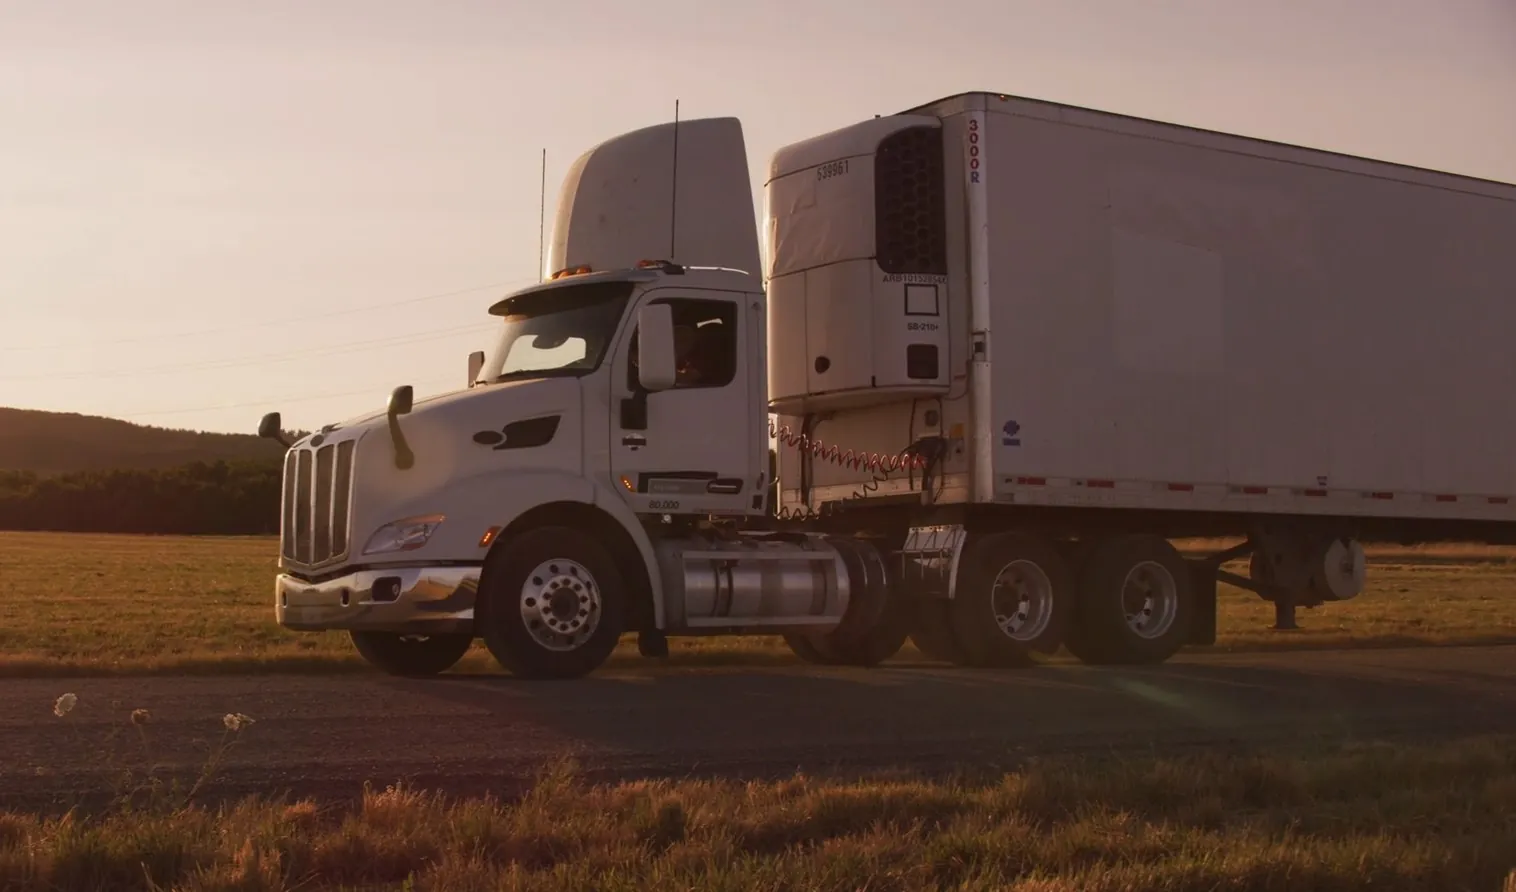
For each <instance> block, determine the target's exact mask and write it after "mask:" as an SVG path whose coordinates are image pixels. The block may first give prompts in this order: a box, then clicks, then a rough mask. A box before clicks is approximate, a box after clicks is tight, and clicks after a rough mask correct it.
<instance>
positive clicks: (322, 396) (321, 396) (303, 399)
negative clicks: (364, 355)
mask: <svg viewBox="0 0 1516 892" xmlns="http://www.w3.org/2000/svg"><path fill="white" fill-rule="evenodd" d="M448 381H456V379H453V378H435V379H432V380H430V381H422V382H419V383H417V384H413V385H412V386H417V387H432V386H434V385H439V384H446V383H447V382H448ZM375 392H376V389H375V388H373V387H365V388H363V389H362V390H345V391H342V392H341V393H317V394H311V395H308V396H299V397H285V398H282V399H269V400H256V401H253V402H247V403H222V404H220V405H217V406H195V407H193V408H185V409H157V410H155V411H152V412H132V413H130V414H127V415H117V416H115V417H117V418H123V419H125V418H148V417H155V416H158V415H188V414H189V413H191V412H218V411H221V410H223V409H250V408H257V407H260V406H282V405H289V404H292V403H295V404H298V403H312V402H315V401H317V400H330V399H336V398H338V397H344V396H361V395H363V394H366V393H375Z"/></svg>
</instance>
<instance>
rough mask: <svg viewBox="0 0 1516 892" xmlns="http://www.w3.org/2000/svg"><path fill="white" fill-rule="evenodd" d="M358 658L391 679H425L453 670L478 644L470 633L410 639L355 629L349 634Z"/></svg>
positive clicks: (415, 636)
mask: <svg viewBox="0 0 1516 892" xmlns="http://www.w3.org/2000/svg"><path fill="white" fill-rule="evenodd" d="M348 637H350V638H351V639H352V640H353V646H354V647H355V648H357V650H358V655H359V656H361V657H363V659H364V660H365V661H367V662H368V663H369V665H371V666H373V667H375V668H376V669H380V670H382V671H384V672H387V673H389V674H390V675H399V676H402V677H405V678H425V677H427V676H431V675H440V674H441V673H443V672H446V671H447V670H449V669H451V668H453V666H454V665H455V664H457V662H458V661H459V660H461V659H463V655H464V654H466V653H468V649H469V648H470V647H472V646H473V644H474V636H472V635H469V634H466V633H446V634H441V635H410V634H406V633H403V632H375V631H370V630H366V629H365V630H360V629H354V630H353V631H351V632H349V633H348Z"/></svg>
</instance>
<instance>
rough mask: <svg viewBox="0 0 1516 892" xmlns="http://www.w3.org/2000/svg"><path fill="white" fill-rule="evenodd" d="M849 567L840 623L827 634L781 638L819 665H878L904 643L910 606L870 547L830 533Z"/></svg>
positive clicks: (882, 562) (802, 657)
mask: <svg viewBox="0 0 1516 892" xmlns="http://www.w3.org/2000/svg"><path fill="white" fill-rule="evenodd" d="M828 541H829V543H830V544H831V545H832V547H834V548H836V549H837V551H838V553H839V554H841V556H842V560H843V563H844V564H845V565H846V566H847V570H848V579H849V581H850V585H849V593H850V596H849V600H848V607H847V611H846V612H845V613H844V614H843V617H842V620H841V622H839V623H838V625H837V627H836V628H835V629H833V630H832V631H830V632H827V633H824V634H819V635H817V634H806V633H804V632H789V633H786V634H785V635H784V641H785V643H786V644H788V645H789V647H790V650H792V651H794V653H795V655H796V656H798V657H800V658H801V659H802V660H805V661H806V662H809V663H815V664H817V665H822V666H877V665H878V664H880V663H882V662H884V661H885V660H887V659H889V658H890V657H892V656H894V655H895V654H896V653H898V652H899V650H900V648H901V647H903V646H905V639H906V635H907V634H908V632H909V630H910V614H909V613H908V607H909V605H907V604H905V603H904V602H903V600H902V599H901V597H900V595H899V592H898V591H897V590H896V589H895V588H894V586H893V585H892V584H891V581H890V578H889V572H888V571H887V570H886V569H885V566H884V561H883V560H882V559H881V558H880V556H879V552H878V551H876V550H874V549H873V547H871V546H869V545H867V544H864V543H860V542H856V541H853V540H851V539H845V538H841V537H834V538H831V539H829V540H828Z"/></svg>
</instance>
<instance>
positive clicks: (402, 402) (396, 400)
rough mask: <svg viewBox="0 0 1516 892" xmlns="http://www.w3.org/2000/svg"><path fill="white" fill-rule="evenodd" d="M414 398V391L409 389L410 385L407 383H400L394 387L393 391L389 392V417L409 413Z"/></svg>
mask: <svg viewBox="0 0 1516 892" xmlns="http://www.w3.org/2000/svg"><path fill="white" fill-rule="evenodd" d="M414 399H415V391H414V390H412V389H411V386H410V385H409V384H402V385H400V386H399V387H396V388H395V389H394V390H393V391H391V392H390V404H389V414H390V417H392V418H393V417H394V416H396V415H409V414H411V402H412V400H414Z"/></svg>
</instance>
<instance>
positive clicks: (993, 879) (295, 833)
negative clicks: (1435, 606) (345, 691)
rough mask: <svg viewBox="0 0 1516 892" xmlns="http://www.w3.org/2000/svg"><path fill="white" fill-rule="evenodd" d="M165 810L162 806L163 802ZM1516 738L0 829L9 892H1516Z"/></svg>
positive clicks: (276, 808)
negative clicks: (934, 777) (953, 775)
mask: <svg viewBox="0 0 1516 892" xmlns="http://www.w3.org/2000/svg"><path fill="white" fill-rule="evenodd" d="M165 802H166V801H165ZM1513 814H1516V740H1511V739H1489V740H1476V741H1464V742H1461V743H1458V744H1452V745H1443V746H1438V747H1424V748H1405V747H1389V746H1373V747H1358V748H1354V749H1348V750H1338V751H1336V752H1327V753H1310V754H1304V753H1301V754H1295V755H1290V756H1284V755H1277V754H1276V755H1271V756H1242V755H1222V754H1216V753H1213V754H1207V755H1203V756H1193V757H1176V758H1168V759H1140V760H1120V759H1112V758H1106V759H1101V760H1098V761H1097V760H1088V759H1087V760H1072V759H1063V760H1054V761H1050V762H1045V763H1036V764H1032V765H1029V766H1027V767H1025V768H1023V769H1022V770H1020V771H1018V772H1016V773H1012V774H1006V775H1000V776H991V777H984V776H981V777H977V778H974V777H963V778H961V779H959V780H957V781H954V782H950V783H941V782H938V783H927V782H924V781H920V780H912V779H909V778H905V777H898V776H897V777H895V778H885V779H874V780H869V781H853V782H847V783H845V782H837V781H830V782H827V781H816V780H810V779H806V778H804V777H796V778H792V779H788V780H784V781H780V782H774V783H740V782H736V781H726V782H642V783H630V784H621V785H615V786H595V787H591V786H588V785H581V784H579V783H578V782H577V781H576V780H575V778H574V776H573V774H572V772H571V771H567V770H563V769H558V770H555V771H552V772H550V773H548V774H546V775H545V776H544V777H543V778H542V780H541V781H540V782H539V783H538V785H537V786H536V787H535V789H534V790H533V791H531V792H530V793H528V794H527V795H526V796H525V797H524V798H522V799H521V800H518V801H513V802H509V803H504V802H498V801H490V800H474V801H461V802H449V801H444V800H441V799H439V798H436V797H433V796H430V795H427V794H423V793H418V792H413V791H407V790H403V789H399V790H397V789H386V790H382V791H374V792H371V793H370V794H369V795H367V796H365V797H364V799H363V801H362V802H361V803H359V804H356V806H346V807H344V806H335V807H334V806H328V807H326V808H320V807H318V806H317V805H316V804H314V803H312V802H299V801H295V802H276V801H266V800H265V801H248V802H245V803H242V804H240V805H237V806H234V807H226V808H223V809H219V810H216V811H211V810H206V809H201V808H198V807H193V806H192V807H182V806H176V805H173V804H171V803H168V804H165V805H163V806H162V807H153V806H152V805H151V804H150V805H148V806H147V807H145V808H144V807H142V806H141V805H138V806H136V807H135V808H134V809H133V810H130V811H127V810H116V811H107V812H105V813H103V814H99V813H97V814H93V815H91V816H83V815H81V814H78V813H75V814H72V815H69V816H67V817H64V818H61V819H57V818H43V817H38V816H35V815H24V814H0V886H3V887H4V888H5V889H7V890H12V892H31V890H38V892H40V890H53V889H69V890H75V892H93V890H112V892H117V890H122V892H124V890H166V889H170V888H172V889H175V890H183V892H195V890H198V892H212V890H243V892H253V890H276V889H278V890H284V889H301V890H316V889H333V888H348V889H369V890H380V889H383V890H423V889H436V890H447V892H472V890H480V892H483V890H486V889H489V890H494V889H540V890H564V892H581V890H588V889H598V890H628V892H630V890H689V889H700V890H712V892H720V890H739V889H740V890H776V892H777V890H790V889H805V890H837V892H842V890H859V889H867V890H871V892H891V890H918V889H919V890H929V889H942V890H948V889H962V890H992V889H994V890H1023V892H1118V890H1121V892H1125V890H1137V889H1142V890H1152V892H1190V890H1194V892H1201V890H1206V892H1210V890H1226V889H1232V890H1280V892H1286V890H1288V892H1294V890H1304V889H1360V888H1371V889H1376V890H1386V892H1393V890H1433V889H1435V890H1442V892H1454V890H1465V889H1467V890H1482V892H1483V890H1487V892H1499V890H1500V889H1501V888H1502V886H1504V887H1505V888H1506V889H1516V877H1513V875H1512V874H1511V870H1512V868H1513V867H1516V819H1513V817H1512V815H1513Z"/></svg>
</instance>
